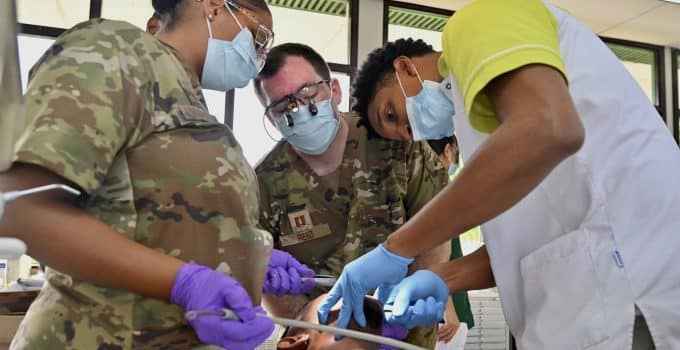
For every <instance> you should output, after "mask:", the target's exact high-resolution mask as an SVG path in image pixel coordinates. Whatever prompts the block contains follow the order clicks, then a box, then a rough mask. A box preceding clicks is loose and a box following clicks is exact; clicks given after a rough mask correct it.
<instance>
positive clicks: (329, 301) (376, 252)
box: [317, 244, 413, 338]
mask: <svg viewBox="0 0 680 350" xmlns="http://www.w3.org/2000/svg"><path fill="white" fill-rule="evenodd" d="M412 262H413V259H410V258H404V257H401V256H399V255H396V254H394V253H391V252H389V251H388V250H387V249H385V247H383V245H382V244H381V245H379V246H378V247H376V248H375V249H373V250H371V251H370V252H368V253H366V254H364V255H362V256H360V257H359V258H357V259H356V260H354V261H352V262H351V263H349V264H347V265H346V266H345V268H344V269H343V270H342V274H341V275H340V277H339V278H338V282H336V283H335V285H334V286H333V288H332V289H331V291H330V292H328V295H327V296H326V299H324V301H323V302H322V303H321V304H320V305H319V308H318V309H317V313H318V316H319V322H321V323H323V324H325V323H326V322H327V321H328V313H329V312H330V311H331V308H332V307H333V306H334V305H335V304H336V303H337V302H338V301H339V300H340V298H342V307H341V309H340V315H338V322H337V324H336V327H340V328H347V325H348V324H349V318H350V317H351V316H352V314H354V320H355V321H356V322H357V323H358V324H359V326H361V327H366V316H365V315H364V295H366V293H368V292H370V291H371V290H373V289H375V288H376V287H378V286H379V285H381V284H383V283H389V284H393V283H397V282H399V281H401V280H402V279H403V278H404V277H405V276H406V270H407V268H408V265H409V264H410V263H412ZM336 338H340V337H336Z"/></svg>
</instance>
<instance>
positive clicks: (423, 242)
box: [385, 121, 575, 257]
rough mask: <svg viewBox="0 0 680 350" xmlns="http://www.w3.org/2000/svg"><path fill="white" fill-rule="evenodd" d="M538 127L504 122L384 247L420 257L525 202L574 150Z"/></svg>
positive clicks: (391, 236) (390, 237) (409, 255)
mask: <svg viewBox="0 0 680 350" xmlns="http://www.w3.org/2000/svg"><path fill="white" fill-rule="evenodd" d="M535 130H536V127H534V126H531V125H526V124H524V123H513V122H512V121H511V122H507V123H504V124H502V125H501V126H500V127H499V128H498V130H497V131H496V132H495V133H494V134H493V135H492V136H491V137H489V139H488V141H487V142H486V143H485V144H484V145H482V146H481V147H480V148H479V150H478V152H477V153H475V154H474V155H473V156H472V157H471V158H470V160H469V161H468V162H467V163H466V164H465V167H463V169H462V170H461V173H460V174H459V175H458V176H457V177H456V179H455V180H454V181H453V182H452V183H451V184H449V185H448V186H447V187H446V188H445V189H444V190H442V191H441V192H440V193H439V194H438V195H437V196H436V197H434V198H433V199H432V200H431V201H430V202H429V203H428V204H427V205H425V207H424V208H423V209H421V210H420V211H419V212H418V213H417V214H416V215H415V216H414V217H413V218H411V219H410V220H409V221H408V222H406V223H405V224H404V225H403V226H402V227H401V228H400V229H399V230H397V231H396V232H395V233H393V234H392V235H390V236H389V237H388V239H387V241H386V242H385V247H386V248H387V249H388V250H389V251H391V252H393V253H396V254H398V255H401V256H404V257H415V256H418V255H420V254H421V253H422V252H425V251H427V250H429V249H431V248H432V247H434V246H436V245H438V244H441V243H442V242H445V241H448V240H450V239H451V238H453V237H455V236H458V235H460V234H461V233H463V232H465V231H467V230H469V229H471V228H473V227H475V226H477V225H480V224H482V223H484V222H486V221H488V220H490V219H493V218H494V217H496V216H497V215H499V214H501V213H502V212H503V211H505V210H507V209H508V208H510V207H511V206H512V205H514V204H515V203H517V202H518V201H520V200H521V199H522V198H523V197H524V196H526V195H527V194H528V193H529V192H530V191H531V190H532V189H533V188H535V187H536V186H537V185H538V184H539V183H540V182H541V181H542V180H543V179H544V178H545V177H546V176H547V175H548V174H549V173H550V171H551V170H552V169H553V168H554V167H555V166H556V165H557V164H559V162H561V161H562V160H563V159H565V158H566V157H568V156H569V155H570V154H571V153H573V152H574V151H575V150H569V149H566V148H562V147H560V146H553V147H551V146H550V145H549V142H548V141H546V142H545V143H542V142H540V140H541V139H542V138H540V137H536V135H535V134H534V133H535Z"/></svg>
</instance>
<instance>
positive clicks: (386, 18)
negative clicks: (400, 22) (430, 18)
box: [383, 0, 456, 44]
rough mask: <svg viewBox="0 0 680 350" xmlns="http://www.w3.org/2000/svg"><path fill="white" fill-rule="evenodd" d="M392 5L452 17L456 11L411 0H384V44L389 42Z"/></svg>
mask: <svg viewBox="0 0 680 350" xmlns="http://www.w3.org/2000/svg"><path fill="white" fill-rule="evenodd" d="M390 7H398V8H401V9H405V10H413V11H420V12H429V13H432V14H435V15H442V16H447V17H451V16H453V14H454V13H455V12H456V11H453V10H447V9H442V8H438V7H430V6H425V5H418V4H412V3H409V2H403V1H395V0H383V44H384V43H386V42H387V40H388V38H389V26H390Z"/></svg>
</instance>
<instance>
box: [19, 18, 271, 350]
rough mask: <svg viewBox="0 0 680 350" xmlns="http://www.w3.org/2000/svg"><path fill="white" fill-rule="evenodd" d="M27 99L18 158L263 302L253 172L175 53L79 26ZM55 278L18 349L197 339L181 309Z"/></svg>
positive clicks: (106, 29)
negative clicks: (67, 182) (27, 120)
mask: <svg viewBox="0 0 680 350" xmlns="http://www.w3.org/2000/svg"><path fill="white" fill-rule="evenodd" d="M26 103H27V106H26V116H27V118H31V120H32V123H31V124H30V127H29V129H28V130H27V131H26V133H25V134H24V135H23V137H22V138H21V140H20V142H19V147H18V151H17V154H16V156H17V159H16V161H18V162H24V163H30V164H36V165H39V166H41V167H43V168H46V169H49V170H51V171H53V172H54V173H56V174H59V175H61V176H63V177H64V178H66V179H68V180H70V181H71V182H73V183H75V184H76V185H78V186H79V187H80V188H81V189H82V190H83V191H84V192H86V193H87V194H88V196H87V197H86V198H85V199H84V200H83V201H82V202H83V203H82V208H83V210H85V211H86V212H87V213H89V214H91V215H92V216H94V217H96V218H98V219H100V220H101V221H102V222H104V223H106V224H108V225H109V226H110V227H111V228H113V229H114V230H115V231H117V232H119V233H120V234H121V235H123V236H125V237H127V238H129V239H131V240H135V241H136V242H138V243H139V244H143V245H146V246H148V247H150V248H153V249H156V250H158V251H162V252H164V253H166V254H169V255H171V256H174V257H177V258H179V259H181V260H184V261H195V262H196V263H199V264H203V265H206V266H210V267H212V268H215V269H217V270H218V271H221V272H224V273H226V274H229V275H231V276H233V277H234V278H236V279H237V280H238V281H240V282H241V283H242V284H243V286H244V287H245V288H246V290H247V291H248V292H249V293H250V295H251V297H252V298H253V300H254V301H255V302H259V300H260V292H261V288H262V283H263V279H264V273H265V271H266V263H267V260H268V257H269V251H270V249H271V245H272V242H271V236H270V235H269V234H267V233H265V232H263V231H260V230H258V229H256V228H255V227H256V225H257V219H258V213H259V209H258V202H257V199H258V192H257V187H256V182H255V181H256V179H255V173H254V171H253V169H252V168H251V167H250V166H249V165H248V163H247V162H246V160H245V158H244V157H243V155H242V152H241V148H240V146H239V145H238V143H237V142H236V140H235V138H234V136H233V135H232V133H231V130H230V129H229V128H228V127H226V126H224V125H223V124H221V123H219V122H218V121H217V120H216V119H215V117H213V116H211V115H210V114H209V113H208V109H207V107H206V104H205V100H204V98H203V95H202V93H201V89H200V84H199V81H198V78H197V77H196V75H195V74H194V73H193V72H192V71H191V69H190V68H189V67H188V66H187V65H186V64H185V63H184V62H183V61H182V60H181V59H180V58H179V55H178V54H177V53H176V52H174V50H173V49H171V48H170V47H168V46H165V45H164V44H162V43H161V42H160V41H158V40H156V39H155V38H153V37H152V36H150V35H148V34H146V33H145V32H143V31H140V30H139V29H137V28H136V27H134V26H132V25H130V24H128V23H124V22H116V21H108V20H101V19H95V20H90V21H88V22H85V23H81V24H79V25H77V26H75V27H74V28H72V29H70V30H69V31H67V32H66V33H64V34H63V35H62V36H61V37H60V38H58V39H57V40H56V41H55V43H54V45H53V46H52V47H51V48H50V49H49V50H48V51H47V52H46V53H45V55H44V56H43V57H42V58H41V60H40V61H39V62H38V64H37V65H36V67H34V68H33V70H32V80H31V82H30V84H29V87H28V91H27V92H26ZM92 234H93V235H96V234H97V233H96V232H92ZM120 253H121V254H125V252H120ZM139 268H140V269H144V268H149V267H146V266H139ZM103 273H105V272H103ZM46 277H47V281H48V283H47V285H46V286H45V288H43V290H42V291H41V293H40V295H39V296H38V298H37V299H36V301H35V302H34V303H33V304H32V306H31V308H30V309H29V311H28V314H27V315H26V318H25V319H24V321H23V323H22V325H21V327H20V330H19V332H18V333H17V336H16V337H15V339H14V342H13V344H12V348H13V349H41V350H42V349H82V350H87V349H129V348H135V349H140V348H145V349H161V348H163V349H171V348H172V349H174V348H176V349H187V348H191V347H192V346H196V345H200V343H199V342H198V340H197V338H196V335H195V333H194V332H193V330H192V329H191V327H189V326H188V325H187V324H186V323H185V322H184V320H183V313H184V311H183V310H182V309H181V308H180V307H177V306H175V305H170V304H168V303H166V302H164V301H162V300H157V299H152V298H147V297H144V296H141V295H137V294H134V293H131V292H128V291H124V290H115V289H110V288H104V287H101V286H97V285H93V284H91V283H87V282H85V281H79V280H75V279H73V278H71V277H70V276H68V275H65V274H63V273H60V272H58V271H55V270H53V269H48V271H47V276H46Z"/></svg>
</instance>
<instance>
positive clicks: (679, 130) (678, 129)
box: [671, 48, 680, 145]
mask: <svg viewBox="0 0 680 350" xmlns="http://www.w3.org/2000/svg"><path fill="white" fill-rule="evenodd" d="M678 60H680V49H678V48H671V82H672V84H671V91H672V98H671V101H672V103H673V108H672V114H673V117H672V118H671V119H672V120H671V124H672V125H673V137H674V138H675V142H677V143H678V145H680V125H679V124H680V98H679V97H678V92H679V90H680V88H679V87H678V83H680V82H679V81H678V69H680V66H679V65H678Z"/></svg>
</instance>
